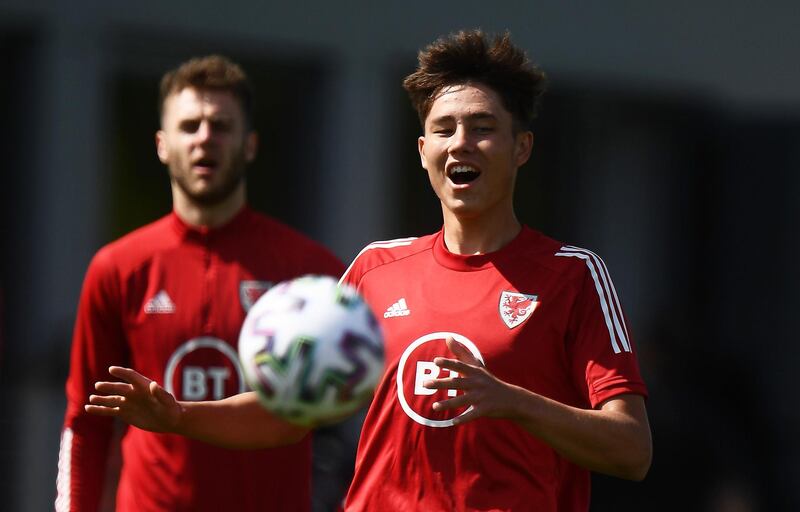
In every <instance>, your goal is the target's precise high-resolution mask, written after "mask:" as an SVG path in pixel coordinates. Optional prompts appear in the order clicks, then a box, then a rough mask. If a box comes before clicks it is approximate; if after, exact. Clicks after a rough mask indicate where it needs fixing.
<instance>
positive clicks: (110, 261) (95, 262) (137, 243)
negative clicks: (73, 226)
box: [90, 215, 177, 269]
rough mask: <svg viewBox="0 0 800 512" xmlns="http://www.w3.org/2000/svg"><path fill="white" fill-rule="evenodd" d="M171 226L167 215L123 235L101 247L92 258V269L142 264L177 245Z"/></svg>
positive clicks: (169, 217)
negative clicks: (160, 250) (162, 249)
mask: <svg viewBox="0 0 800 512" xmlns="http://www.w3.org/2000/svg"><path fill="white" fill-rule="evenodd" d="M171 226H172V224H171V216H170V215H166V216H164V217H162V218H160V219H158V220H156V221H154V222H151V223H149V224H146V225H144V226H142V227H139V228H137V229H135V230H133V231H131V232H130V233H127V234H126V235H123V236H122V237H120V238H118V239H116V240H114V241H112V242H110V243H108V244H106V245H104V246H103V247H101V248H100V250H98V251H97V253H95V255H94V258H92V262H91V264H90V268H91V267H99V268H100V269H108V268H114V267H116V268H126V267H131V266H134V267H135V266H137V265H139V264H141V262H142V261H144V260H147V259H149V258H151V257H152V254H153V253H155V252H157V251H158V250H159V249H160V248H163V247H165V246H167V245H169V244H172V243H175V240H177V236H176V232H175V231H174V230H173V229H172V227H171Z"/></svg>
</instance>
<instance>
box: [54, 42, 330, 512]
mask: <svg viewBox="0 0 800 512" xmlns="http://www.w3.org/2000/svg"><path fill="white" fill-rule="evenodd" d="M160 107H161V112H160V113H161V129H160V130H159V131H158V133H157V134H156V149H157V153H158V157H159V159H160V160H161V161H162V162H163V163H164V164H165V165H166V166H167V169H168V171H169V177H170V184H171V188H172V198H173V207H174V210H173V212H172V213H171V214H169V215H167V216H166V217H163V218H162V219H160V220H157V221H156V222H154V223H152V224H149V225H147V226H144V227H142V228H140V229H138V230H136V231H134V232H132V233H130V234H128V235H127V236H125V237H123V238H121V239H120V240H117V241H115V242H113V243H111V244H109V245H107V246H106V247H104V248H102V249H101V250H100V251H99V252H98V253H97V254H96V256H95V257H94V259H93V260H92V262H91V264H90V266H89V269H88V271H87V274H86V279H85V282H84V286H83V291H82V294H81V299H80V304H79V307H78V314H77V320H76V324H75V332H74V337H73V346H72V358H71V368H70V374H69V379H68V381H67V400H68V405H67V411H66V416H65V420H64V428H63V433H62V438H61V450H60V455H59V473H58V483H57V486H58V498H57V500H56V510H59V511H81V512H85V511H95V510H97V509H98V502H99V500H100V498H101V495H102V493H103V481H104V479H105V474H106V466H107V458H108V454H109V450H110V446H109V443H110V440H111V439H112V419H111V418H103V417H98V416H91V415H88V414H86V412H85V411H84V407H83V406H84V403H85V400H86V399H85V397H86V395H87V394H88V393H90V392H92V390H93V389H94V388H93V386H94V382H95V381H97V380H98V379H100V378H103V375H104V374H105V372H106V369H107V368H108V366H109V365H114V364H123V365H126V366H133V367H135V368H139V369H141V370H142V371H143V372H145V373H147V374H148V375H157V376H159V378H160V379H161V382H163V384H164V386H165V387H166V388H167V389H169V390H170V391H171V392H172V393H174V395H175V396H176V397H178V398H179V399H181V400H216V399H221V398H225V397H228V396H231V395H235V394H238V393H241V392H242V391H244V390H245V383H244V381H243V379H242V373H241V369H240V367H239V364H238V360H237V355H236V352H237V350H236V347H237V341H238V336H239V329H240V326H241V324H242V321H243V319H244V316H245V314H246V312H247V309H248V308H249V306H250V305H251V304H252V303H253V301H254V300H255V299H256V298H257V297H258V296H259V295H260V294H261V293H262V292H263V291H265V290H266V289H267V288H268V287H269V286H271V285H272V284H274V283H277V282H279V281H282V280H285V279H289V278H293V277H297V276H299V275H303V274H308V273H316V274H327V275H336V276H338V275H340V274H341V271H342V268H343V266H342V265H341V263H340V262H339V261H338V260H337V259H336V258H335V257H334V256H333V255H332V254H331V253H329V252H328V251H327V250H326V249H324V248H323V247H321V246H320V245H318V244H317V243H315V242H313V241H311V240H310V239H309V238H307V237H305V236H303V235H301V234H299V233H297V232H295V231H294V230H292V229H290V228H289V227H287V226H285V225H283V224H281V223H279V222H277V221H276V220H274V219H271V218H268V217H266V216H264V215H261V214H259V213H256V212H255V211H253V210H251V209H250V208H249V207H248V206H247V205H246V190H245V169H246V167H247V165H248V164H249V163H250V162H251V161H252V160H253V159H254V157H255V155H256V149H257V136H256V133H255V132H254V131H253V127H252V115H253V113H252V91H251V86H250V84H249V82H248V80H247V77H246V76H245V74H244V72H243V71H242V70H241V69H240V67H239V66H237V65H236V64H234V63H232V62H230V61H229V60H227V59H225V58H223V57H219V56H209V57H205V58H200V59H193V60H190V61H188V62H186V63H184V64H182V65H181V66H180V67H178V68H177V69H175V70H173V71H170V72H169V73H167V74H166V75H165V76H164V77H163V79H162V82H161V98H160ZM291 440H292V441H295V440H296V441H298V442H297V443H295V444H291V445H287V446H285V447H283V448H279V449H274V450H260V451H249V452H247V451H230V450H225V449H221V448H217V447H213V446H210V445H208V444H205V443H201V442H198V441H194V440H191V439H187V438H186V437H182V436H176V435H160V434H153V433H151V432H146V431H143V430H140V429H137V428H130V429H128V430H127V432H126V433H125V435H124V437H123V439H122V469H121V475H120V479H119V485H118V490H117V495H116V510H119V511H137V512H142V511H163V512H167V511H169V512H175V511H193V512H197V511H219V510H237V511H247V510H251V511H263V510H266V508H265V507H267V508H269V509H271V510H300V511H302V510H308V509H309V508H310V467H311V466H310V462H311V459H310V441H309V440H308V439H302V440H301V438H300V436H296V437H294V438H292V439H291Z"/></svg>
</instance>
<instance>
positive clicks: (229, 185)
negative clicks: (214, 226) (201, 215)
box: [170, 152, 247, 207]
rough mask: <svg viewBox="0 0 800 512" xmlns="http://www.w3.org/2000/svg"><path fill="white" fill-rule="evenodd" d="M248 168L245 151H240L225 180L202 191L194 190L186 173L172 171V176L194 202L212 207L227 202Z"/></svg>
mask: <svg viewBox="0 0 800 512" xmlns="http://www.w3.org/2000/svg"><path fill="white" fill-rule="evenodd" d="M246 170H247V162H246V161H245V156H244V153H243V152H240V153H238V154H237V155H236V157H235V159H234V160H233V161H232V162H231V168H230V172H229V174H227V176H226V179H225V181H223V182H221V183H220V184H219V185H218V186H217V187H213V188H211V189H208V190H206V191H204V192H200V193H197V192H194V191H192V189H191V188H190V187H189V185H188V184H187V183H186V178H185V177H184V175H182V174H179V173H174V172H170V177H171V179H172V180H173V181H174V182H175V183H176V184H177V185H178V188H180V189H181V191H182V192H183V193H184V194H185V195H186V197H188V198H189V199H190V200H191V201H192V202H193V203H194V204H196V205H198V206H202V207H211V206H217V205H218V204H221V203H223V202H225V200H226V199H228V198H229V197H230V196H231V195H232V194H233V193H234V192H235V191H236V189H237V188H238V187H239V184H241V183H242V181H244V178H245V174H246Z"/></svg>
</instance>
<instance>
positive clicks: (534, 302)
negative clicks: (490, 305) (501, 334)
mask: <svg viewBox="0 0 800 512" xmlns="http://www.w3.org/2000/svg"><path fill="white" fill-rule="evenodd" d="M538 306H539V296H538V295H528V294H526V293H518V292H509V291H503V292H502V293H501V294H500V318H502V319H503V323H505V324H506V326H507V327H508V328H509V329H513V328H514V327H517V326H518V325H520V324H522V323H523V322H524V321H525V320H527V319H528V318H530V316H531V315H532V314H533V312H534V311H535V310H536V308H537V307H538Z"/></svg>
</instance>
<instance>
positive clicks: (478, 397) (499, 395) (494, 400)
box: [423, 336, 522, 425]
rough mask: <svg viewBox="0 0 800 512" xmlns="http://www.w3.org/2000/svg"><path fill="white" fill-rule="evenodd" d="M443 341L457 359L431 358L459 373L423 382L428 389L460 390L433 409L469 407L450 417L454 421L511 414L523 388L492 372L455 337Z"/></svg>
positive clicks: (436, 404) (463, 421) (512, 415)
mask: <svg viewBox="0 0 800 512" xmlns="http://www.w3.org/2000/svg"><path fill="white" fill-rule="evenodd" d="M446 343H447V348H449V349H450V351H451V352H452V353H453V354H454V355H455V356H456V359H448V358H445V357H437V358H435V359H434V360H433V362H434V363H435V364H436V365H437V366H439V367H440V368H447V369H448V370H451V371H453V372H456V373H458V376H451V377H445V378H440V379H434V380H429V381H427V382H425V383H424V384H423V385H424V386H425V387H426V388H428V389H457V390H460V391H463V393H462V394H459V395H458V396H456V397H455V398H450V399H447V400H442V401H440V402H436V403H434V404H433V409H434V410H435V411H444V410H449V409H458V408H461V407H472V409H470V410H468V411H466V412H465V413H464V414H462V415H460V416H457V417H456V418H455V419H454V420H453V422H454V424H456V425H458V424H461V423H465V422H467V421H471V420H474V419H476V418H480V417H482V416H488V417H493V418H512V417H514V416H515V415H516V410H515V407H514V406H515V397H516V396H517V395H518V393H519V392H520V391H522V390H521V389H520V388H518V387H517V386H513V385H511V384H509V383H507V382H503V381H501V380H500V379H498V378H497V377H495V376H494V375H492V374H491V373H490V372H489V370H487V369H486V368H485V367H484V366H483V363H481V361H480V360H478V359H477V358H476V357H475V356H474V355H473V354H472V352H470V351H469V350H468V349H467V348H466V347H465V346H463V345H462V344H461V343H459V342H457V341H455V340H454V339H453V337H452V336H448V337H447V339H446Z"/></svg>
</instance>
